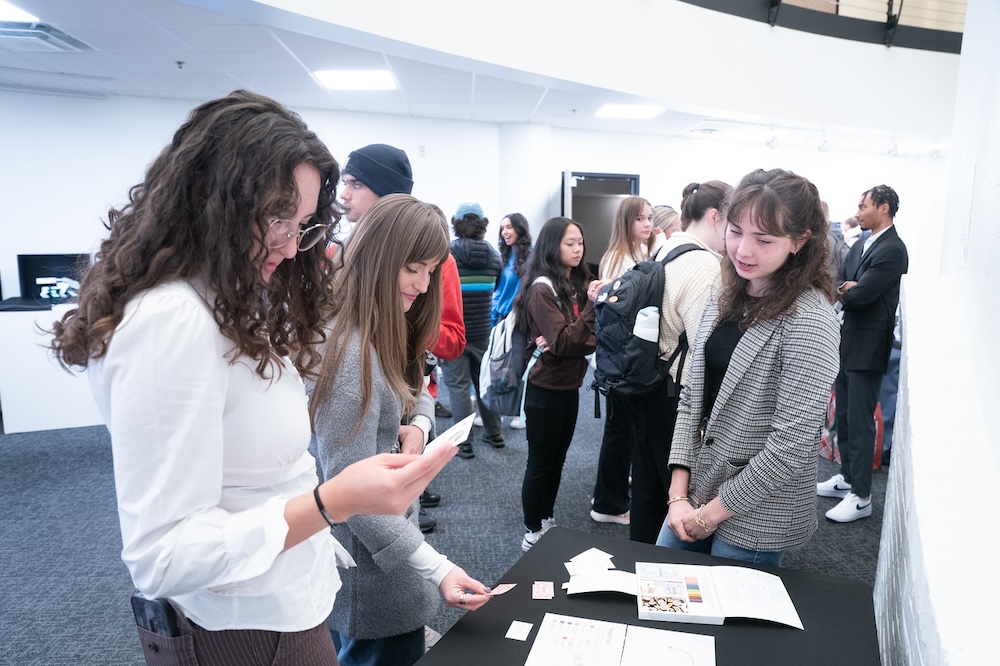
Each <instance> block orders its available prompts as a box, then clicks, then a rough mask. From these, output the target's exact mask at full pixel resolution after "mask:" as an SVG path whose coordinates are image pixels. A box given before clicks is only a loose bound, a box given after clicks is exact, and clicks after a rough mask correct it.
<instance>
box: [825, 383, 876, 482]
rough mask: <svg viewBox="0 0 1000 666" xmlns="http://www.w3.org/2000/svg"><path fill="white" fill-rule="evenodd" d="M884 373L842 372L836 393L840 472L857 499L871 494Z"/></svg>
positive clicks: (835, 389)
mask: <svg viewBox="0 0 1000 666" xmlns="http://www.w3.org/2000/svg"><path fill="white" fill-rule="evenodd" d="M881 385H882V373H880V372H866V371H860V370H844V369H843V368H841V369H840V374H839V375H837V381H836V383H835V384H834V386H833V390H834V391H835V392H836V394H837V448H838V449H840V473H841V474H843V475H844V481H847V482H848V483H849V484H851V492H852V493H854V494H855V495H857V496H858V497H861V498H864V497H870V496H871V494H872V466H873V465H874V463H875V405H877V404H878V390H879V387H880V386H881Z"/></svg>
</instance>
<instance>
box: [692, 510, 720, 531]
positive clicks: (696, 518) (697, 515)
mask: <svg viewBox="0 0 1000 666" xmlns="http://www.w3.org/2000/svg"><path fill="white" fill-rule="evenodd" d="M694 522H695V523H697V525H698V527H700V528H701V529H703V530H705V534H711V533H712V532H714V531H715V527H718V525H716V526H715V527H709V526H708V523H706V522H705V521H704V520H703V519H702V517H701V507H700V506H699V507H698V510H697V511H695V512H694Z"/></svg>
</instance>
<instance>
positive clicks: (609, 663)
mask: <svg viewBox="0 0 1000 666" xmlns="http://www.w3.org/2000/svg"><path fill="white" fill-rule="evenodd" d="M626 629H627V626H626V625H624V624H618V623H616V622H602V621H600V620H588V619H586V618H582V617H570V616H568V615H556V614H555V613H546V614H545V617H544V618H543V619H542V624H541V626H539V627H538V634H537V635H536V636H535V642H534V643H533V644H532V645H531V652H529V653H528V660H527V661H526V662H524V666H558V665H561V664H571V665H572V666H619V664H621V663H622V660H621V659H622V648H623V646H624V644H625V631H626Z"/></svg>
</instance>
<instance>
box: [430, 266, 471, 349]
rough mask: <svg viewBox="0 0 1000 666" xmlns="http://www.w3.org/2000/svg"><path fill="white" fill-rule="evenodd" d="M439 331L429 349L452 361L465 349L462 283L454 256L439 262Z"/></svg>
mask: <svg viewBox="0 0 1000 666" xmlns="http://www.w3.org/2000/svg"><path fill="white" fill-rule="evenodd" d="M441 301H442V307H441V332H440V333H439V334H438V341H437V344H436V345H434V349H432V350H431V352H433V354H434V355H435V356H437V357H438V358H439V359H441V360H444V361H454V360H455V359H456V358H458V357H459V356H461V355H462V352H463V351H465V320H464V317H463V315H462V283H461V282H460V281H459V279H458V265H457V264H456V263H455V257H453V256H451V253H450V252H449V253H448V258H447V259H445V262H444V263H443V264H441Z"/></svg>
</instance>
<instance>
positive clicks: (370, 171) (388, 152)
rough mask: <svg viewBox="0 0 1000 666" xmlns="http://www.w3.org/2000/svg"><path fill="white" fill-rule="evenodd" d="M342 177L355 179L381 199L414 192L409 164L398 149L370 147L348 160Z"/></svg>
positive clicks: (356, 152) (381, 146)
mask: <svg viewBox="0 0 1000 666" xmlns="http://www.w3.org/2000/svg"><path fill="white" fill-rule="evenodd" d="M344 175H345V176H354V177H355V178H356V179H358V180H360V181H361V182H362V183H364V184H365V185H367V186H368V189H370V190H371V191H372V192H374V193H375V194H377V195H378V196H380V197H384V196H385V195H387V194H409V193H410V192H412V191H413V172H412V171H411V170H410V160H409V158H407V157H406V153H404V152H403V151H402V150H400V149H399V148H394V147H392V146H387V145H386V144H384V143H373V144H371V145H370V146H365V147H364V148H358V149H357V150H355V151H354V152H352V153H351V154H350V155H348V156H347V166H345V167H344Z"/></svg>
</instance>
